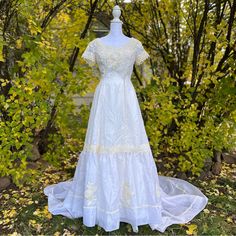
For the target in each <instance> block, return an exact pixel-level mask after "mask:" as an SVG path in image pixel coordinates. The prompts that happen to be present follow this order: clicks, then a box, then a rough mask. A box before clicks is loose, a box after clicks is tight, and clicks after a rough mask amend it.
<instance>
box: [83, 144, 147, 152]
mask: <svg viewBox="0 0 236 236" xmlns="http://www.w3.org/2000/svg"><path fill="white" fill-rule="evenodd" d="M83 151H89V152H95V153H124V152H134V153H137V152H150V146H149V143H145V144H141V145H139V146H130V145H127V146H125V145H120V146H112V147H105V146H101V145H84V148H83Z"/></svg>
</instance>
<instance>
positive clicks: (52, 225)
mask: <svg viewBox="0 0 236 236" xmlns="http://www.w3.org/2000/svg"><path fill="white" fill-rule="evenodd" d="M72 163H73V164H72ZM40 165H41V166H40V168H41V169H42V174H41V175H40V176H39V177H38V179H37V181H36V183H34V184H33V185H32V184H31V185H25V186H24V187H23V188H21V189H19V188H17V187H16V186H14V185H13V186H11V187H10V188H8V189H6V190H4V191H2V192H1V194H0V203H1V204H0V235H3V234H4V235H5V234H8V235H39V234H40V235H55V236H56V235H130V234H132V235H134V234H135V233H134V232H133V231H132V228H131V225H129V224H127V223H124V222H121V223H120V229H119V230H116V231H113V232H106V231H104V230H103V229H102V228H101V227H99V226H95V227H86V226H84V225H83V223H82V218H79V219H74V220H71V219H67V218H66V217H63V216H60V215H59V216H53V215H51V214H50V213H49V212H48V209H47V197H46V196H45V195H44V194H43V188H44V187H45V186H47V185H49V184H53V183H57V182H60V181H65V180H67V179H70V178H72V177H73V173H74V170H75V166H76V158H71V159H69V160H68V161H67V162H64V163H63V165H61V166H60V168H58V167H53V166H51V165H46V166H45V163H44V162H42V163H41V164H40ZM235 167H236V165H234V164H226V163H223V168H222V171H221V174H220V175H215V176H213V177H211V178H208V179H206V180H200V179H199V178H197V177H195V178H189V179H188V181H189V182H191V183H192V184H194V185H195V186H197V187H198V188H200V190H202V191H203V193H204V194H205V195H206V196H207V197H208V198H209V203H208V205H207V207H206V208H205V209H204V210H203V211H202V212H200V213H199V214H198V215H197V216H196V217H195V218H194V219H193V220H192V221H191V222H189V223H187V224H183V225H177V224H175V225H171V226H169V227H168V228H167V230H166V231H165V232H164V233H160V232H158V231H156V230H155V231H152V230H151V228H150V227H149V225H144V226H139V232H138V234H140V235H147V234H149V235H151V234H152V235H235V234H236V201H235V198H236V168H235ZM159 174H160V175H166V176H172V172H159Z"/></svg>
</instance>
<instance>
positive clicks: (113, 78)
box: [100, 73, 131, 82]
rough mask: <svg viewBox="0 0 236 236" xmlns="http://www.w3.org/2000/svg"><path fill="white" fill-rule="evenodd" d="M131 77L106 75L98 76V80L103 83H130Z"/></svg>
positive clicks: (113, 74) (115, 74)
mask: <svg viewBox="0 0 236 236" xmlns="http://www.w3.org/2000/svg"><path fill="white" fill-rule="evenodd" d="M130 79H131V76H127V75H126V76H124V75H120V74H118V73H107V74H104V75H101V76H100V80H101V81H104V82H110V81H115V82H116V81H117V82H126V81H131V80H130Z"/></svg>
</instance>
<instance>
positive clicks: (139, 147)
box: [44, 38, 208, 232]
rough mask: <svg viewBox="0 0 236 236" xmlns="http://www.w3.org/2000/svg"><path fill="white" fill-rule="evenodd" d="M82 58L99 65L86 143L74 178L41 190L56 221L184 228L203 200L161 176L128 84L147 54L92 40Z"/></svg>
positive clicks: (137, 46) (135, 46)
mask: <svg viewBox="0 0 236 236" xmlns="http://www.w3.org/2000/svg"><path fill="white" fill-rule="evenodd" d="M82 57H83V58H84V59H85V60H86V62H87V63H88V64H89V65H90V66H94V65H97V66H98V68H99V71H100V73H101V74H100V81H99V84H98V86H97V87H96V90H95V93H94V98H93V103H92V107H91V111H90V117H89V121H88V128H87V133H86V138H85V144H84V148H83V150H82V152H81V153H80V155H79V159H78V163H77V166H76V170H75V173H74V177H73V178H72V179H70V180H67V181H64V182H60V183H57V184H53V185H49V186H47V187H45V189H44V194H45V195H47V196H48V209H49V211H50V212H51V213H52V214H53V215H64V216H66V217H68V218H71V219H74V218H79V217H83V224H84V225H86V226H88V227H92V226H95V225H99V226H101V227H102V228H103V229H104V230H105V231H113V230H116V229H119V227H120V222H127V223H129V224H131V226H132V229H133V231H134V232H138V226H140V225H145V224H149V225H150V227H151V229H152V230H154V229H156V230H158V231H160V232H164V231H165V229H166V228H167V227H168V226H169V225H171V224H184V223H187V222H189V221H190V220H191V219H193V217H194V216H196V215H197V214H198V213H199V212H200V211H201V210H203V208H204V207H205V206H206V204H207V202H208V198H207V197H206V196H205V195H204V194H203V193H202V192H201V191H200V190H199V189H198V188H197V187H195V186H194V185H192V184H190V183H189V182H187V181H185V180H182V179H178V178H174V177H167V176H158V173H157V167H156V164H155V161H154V159H153V156H152V152H151V149H150V146H149V142H148V138H147V135H146V131H145V127H144V123H143V119H142V115H141V111H140V107H139V103H138V99H137V96H136V92H135V89H134V87H133V85H132V83H131V80H130V78H131V74H132V71H133V65H134V63H135V64H136V65H140V64H141V63H142V62H143V61H144V60H145V59H147V58H148V57H149V54H148V53H147V52H146V51H145V49H144V48H143V45H142V43H141V42H140V41H139V40H137V39H135V38H130V39H129V40H128V42H127V43H125V44H124V45H122V46H120V47H115V46H108V45H105V44H104V43H103V42H102V41H101V39H100V38H96V39H94V40H92V41H91V42H90V43H89V44H88V46H87V48H86V50H85V51H84V53H83V55H82Z"/></svg>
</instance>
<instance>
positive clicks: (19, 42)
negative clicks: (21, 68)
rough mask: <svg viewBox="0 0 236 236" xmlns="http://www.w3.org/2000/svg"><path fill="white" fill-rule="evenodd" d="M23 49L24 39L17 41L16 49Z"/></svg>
mask: <svg viewBox="0 0 236 236" xmlns="http://www.w3.org/2000/svg"><path fill="white" fill-rule="evenodd" d="M21 47H22V39H17V40H16V48H18V49H20V48H21Z"/></svg>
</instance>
